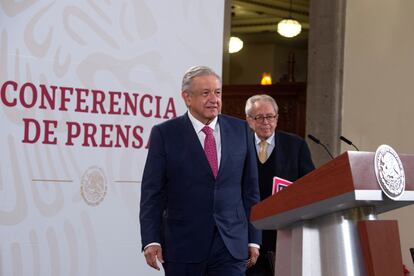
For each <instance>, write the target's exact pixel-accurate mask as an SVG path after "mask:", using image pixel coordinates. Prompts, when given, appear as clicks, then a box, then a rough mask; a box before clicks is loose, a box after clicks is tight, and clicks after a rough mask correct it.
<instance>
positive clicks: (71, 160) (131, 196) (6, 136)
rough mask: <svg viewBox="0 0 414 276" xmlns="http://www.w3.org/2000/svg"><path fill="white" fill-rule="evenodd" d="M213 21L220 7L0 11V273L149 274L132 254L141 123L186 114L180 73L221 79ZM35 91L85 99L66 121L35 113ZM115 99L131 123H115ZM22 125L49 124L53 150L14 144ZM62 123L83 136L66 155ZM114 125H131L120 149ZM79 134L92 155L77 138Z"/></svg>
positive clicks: (131, 4) (106, 4)
mask: <svg viewBox="0 0 414 276" xmlns="http://www.w3.org/2000/svg"><path fill="white" fill-rule="evenodd" d="M161 2H162V3H161ZM223 16H224V1H222V0H210V1H204V0H191V1H188V0H174V1H152V0H140V1H137V0H119V1H118V0H117V1H98V0H88V1H51V0H38V1H36V0H30V1H0V85H1V87H2V88H4V89H3V90H2V93H1V101H0V122H1V132H0V152H1V159H0V275H16V276H18V275H53V276H57V275H90V276H94V275H160V272H158V271H155V270H154V269H150V268H149V267H148V266H147V265H146V264H145V260H144V257H143V255H142V253H141V242H140V235H139V224H138V212H139V207H138V206H139V198H140V180H141V174H142V170H143V166H144V161H145V157H146V154H147V150H146V148H145V146H146V144H147V142H148V136H149V132H150V130H151V127H152V125H154V124H156V123H160V122H162V121H164V120H166V119H168V118H171V117H172V116H174V115H175V114H176V115H180V114H183V113H184V112H185V106H184V104H183V102H182V100H181V98H180V86H181V78H182V75H183V73H184V71H185V70H186V69H187V68H188V67H190V66H193V65H198V64H202V65H207V66H210V67H212V68H214V69H215V70H216V71H217V72H218V73H219V74H221V67H222V64H221V60H222V49H223V20H224V19H223ZM6 83H9V84H10V85H5V84H6ZM26 83H29V86H26V88H27V90H24V89H23V91H24V92H23V93H19V90H20V89H22V87H23V86H24V84H26ZM41 85H44V86H45V87H48V90H49V91H51V90H53V88H52V87H51V86H57V87H67V88H68V89H74V88H81V89H85V90H86V92H85V91H83V92H79V91H72V92H71V93H68V94H67V98H68V99H69V100H68V101H69V102H68V103H67V109H68V110H67V111H63V110H59V108H58V107H56V108H45V109H42V108H39V105H40V96H39V95H40V92H39V91H40V90H41V88H40V86H41ZM33 89H37V91H38V93H39V94H38V98H37V100H36V101H35V102H36V104H35V105H34V106H30V107H25V106H24V104H23V103H22V102H24V101H27V102H31V100H33V95H34V92H33ZM93 89H97V90H101V91H103V92H102V93H103V94H101V96H102V95H105V97H106V98H105V101H104V102H103V103H102V106H101V107H100V109H99V110H101V109H105V110H107V111H108V110H110V108H111V106H116V108H115V110H113V112H112V113H114V114H109V113H108V112H101V111H99V112H97V113H94V112H91V107H92V106H93V102H94V100H93V97H92V96H91V95H92V92H91V91H92V90H93ZM109 91H114V92H116V93H118V94H112V95H114V96H113V100H112V104H111V103H110V102H111V101H110V100H109ZM61 94H63V92H62V88H58V92H57V94H56V95H57V96H56V97H57V98H59V99H58V100H57V102H58V106H60V105H59V104H60V103H61V102H62V101H65V100H61V99H60V98H61V97H60V95H61ZM126 94H127V95H130V96H131V97H132V98H131V99H132V100H134V97H135V96H136V97H137V99H138V105H137V109H139V112H138V113H137V114H131V112H129V114H126V113H124V112H121V114H115V113H117V111H116V110H118V108H119V107H121V108H122V106H123V105H124V104H125V102H126V98H125V95H126ZM19 95H24V97H23V98H19ZM77 95H81V96H80V97H79V98H78V97H77ZM133 95H135V96H133ZM22 99H23V100H22ZM79 99H81V101H79ZM83 100H84V101H83ZM15 101H17V104H13V102H15ZM116 102H119V104H117V103H116ZM77 104H79V106H81V109H83V110H86V107H87V106H89V111H87V112H76V111H75V107H76V105H77ZM168 109H170V111H169V112H166V110H168ZM122 110H124V111H125V109H124V108H122ZM157 110H160V112H158V111H157ZM158 113H159V114H158ZM166 113H167V115H166V116H165V114H166ZM27 118H30V119H33V120H37V121H38V122H41V123H42V124H43V120H51V121H54V122H55V123H56V124H57V127H56V129H54V128H53V131H54V134H53V135H51V136H52V137H54V138H56V139H57V142H56V144H44V143H42V142H41V140H42V138H43V134H44V133H45V131H44V130H42V131H41V132H40V133H41V134H42V137H41V139H40V140H39V141H37V142H34V143H24V142H22V140H23V139H24V132H25V130H24V125H23V120H24V119H27ZM68 122H74V123H76V124H79V126H80V129H79V131H81V132H82V133H81V135H80V136H79V137H77V138H75V139H74V140H73V141H74V144H73V145H71V146H70V145H67V144H66V141H67V136H68V130H69V128H68ZM115 125H117V126H119V127H120V129H123V130H126V132H128V127H127V126H128V125H130V126H131V129H132V128H134V127H137V129H136V133H135V135H134V133H133V132H131V131H129V132H128V133H129V141H128V142H126V143H125V144H123V143H121V144H122V145H121V146H120V147H116V146H114V144H115V142H114V141H116V139H118V138H119V136H117V135H118V134H117V130H118V128H117V127H116V126H115ZM86 126H89V131H90V132H89V133H90V135H91V136H93V137H94V138H95V139H96V140H97V144H98V145H97V146H92V142H91V141H90V140H89V142H88V143H89V145H88V143H84V141H83V140H82V137H85V131H86V128H85V127H86ZM105 126H106V127H105ZM108 126H109V127H108ZM94 127H96V128H97V130H96V131H93V128H94ZM33 129H34V128H33V125H32V126H31V131H30V133H31V136H30V137H32V139H34V137H35V136H36V135H35V134H34V133H35V132H34V131H33ZM43 129H44V128H43ZM105 131H106V132H105ZM105 133H106V134H105ZM136 136H139V138H137V137H136ZM102 140H107V141H112V142H113V144H112V145H109V146H107V147H102V146H101V145H102V143H101V142H102ZM134 142H135V144H136V145H137V144H138V145H139V146H137V147H133V143H134ZM108 143H109V142H108ZM104 144H105V143H104Z"/></svg>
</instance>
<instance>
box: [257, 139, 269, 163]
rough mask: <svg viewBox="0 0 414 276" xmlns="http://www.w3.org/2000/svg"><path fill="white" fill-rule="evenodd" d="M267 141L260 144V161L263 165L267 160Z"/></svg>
mask: <svg viewBox="0 0 414 276" xmlns="http://www.w3.org/2000/svg"><path fill="white" fill-rule="evenodd" d="M267 145H268V144H267V141H266V140H261V141H260V143H259V161H260V162H261V163H262V164H263V163H264V162H266V160H267Z"/></svg>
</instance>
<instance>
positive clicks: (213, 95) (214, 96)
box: [208, 91, 220, 103]
mask: <svg viewBox="0 0 414 276" xmlns="http://www.w3.org/2000/svg"><path fill="white" fill-rule="evenodd" d="M219 99H220V95H218V94H217V93H216V92H215V91H211V92H210V94H209V97H208V100H209V101H210V102H213V103H216V102H217V101H218V100H219Z"/></svg>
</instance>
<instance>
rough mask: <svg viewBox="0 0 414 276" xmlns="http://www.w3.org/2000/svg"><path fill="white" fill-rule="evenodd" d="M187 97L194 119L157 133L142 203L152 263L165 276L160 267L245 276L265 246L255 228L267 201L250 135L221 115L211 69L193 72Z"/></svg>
mask: <svg viewBox="0 0 414 276" xmlns="http://www.w3.org/2000/svg"><path fill="white" fill-rule="evenodd" d="M181 95H182V98H183V99H184V101H185V104H186V105H187V107H188V112H187V113H186V114H184V115H183V116H180V117H178V118H175V119H172V120H169V121H166V122H164V123H161V124H159V125H156V126H154V127H153V129H152V131H151V136H150V146H149V150H148V156H147V161H146V164H145V168H144V174H143V178H142V184H141V185H142V186H141V203H140V226H141V238H142V246H143V250H144V255H145V258H146V261H147V263H148V265H150V266H151V267H154V268H156V269H159V266H158V264H157V259H158V261H160V262H161V263H163V267H164V270H165V273H166V275H176V276H185V275H188V276H198V275H199V276H201V275H203V276H204V275H217V276H218V275H223V276H232V275H234V276H236V275H244V273H245V270H246V266H251V265H253V264H254V263H255V262H256V260H257V257H258V255H259V250H258V248H259V244H260V242H261V233H260V231H258V230H256V229H255V228H254V227H253V226H252V225H251V223H250V222H249V216H250V208H251V207H252V206H253V205H254V204H256V203H257V202H258V201H259V197H260V196H259V187H258V174H257V164H256V154H255V150H254V142H253V139H252V136H251V132H250V130H249V127H248V125H247V124H246V122H244V121H242V120H239V119H236V118H232V117H228V116H225V115H220V110H221V80H220V77H219V76H218V75H217V74H216V73H215V72H214V71H212V70H211V69H210V68H208V67H205V66H197V67H192V68H190V69H189V70H188V71H187V72H186V73H185V75H184V77H183V82H182V93H181ZM248 258H249V259H248Z"/></svg>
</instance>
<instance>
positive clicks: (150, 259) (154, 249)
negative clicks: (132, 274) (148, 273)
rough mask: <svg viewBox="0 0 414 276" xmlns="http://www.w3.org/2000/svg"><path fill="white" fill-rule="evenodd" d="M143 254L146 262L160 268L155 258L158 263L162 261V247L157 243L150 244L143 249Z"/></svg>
mask: <svg viewBox="0 0 414 276" xmlns="http://www.w3.org/2000/svg"><path fill="white" fill-rule="evenodd" d="M144 256H145V260H146V261H147V264H148V265H149V266H151V267H153V268H155V269H156V270H160V267H159V266H158V263H157V259H158V261H160V263H164V258H163V257H162V249H161V246H159V245H150V246H148V247H147V248H145V249H144Z"/></svg>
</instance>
